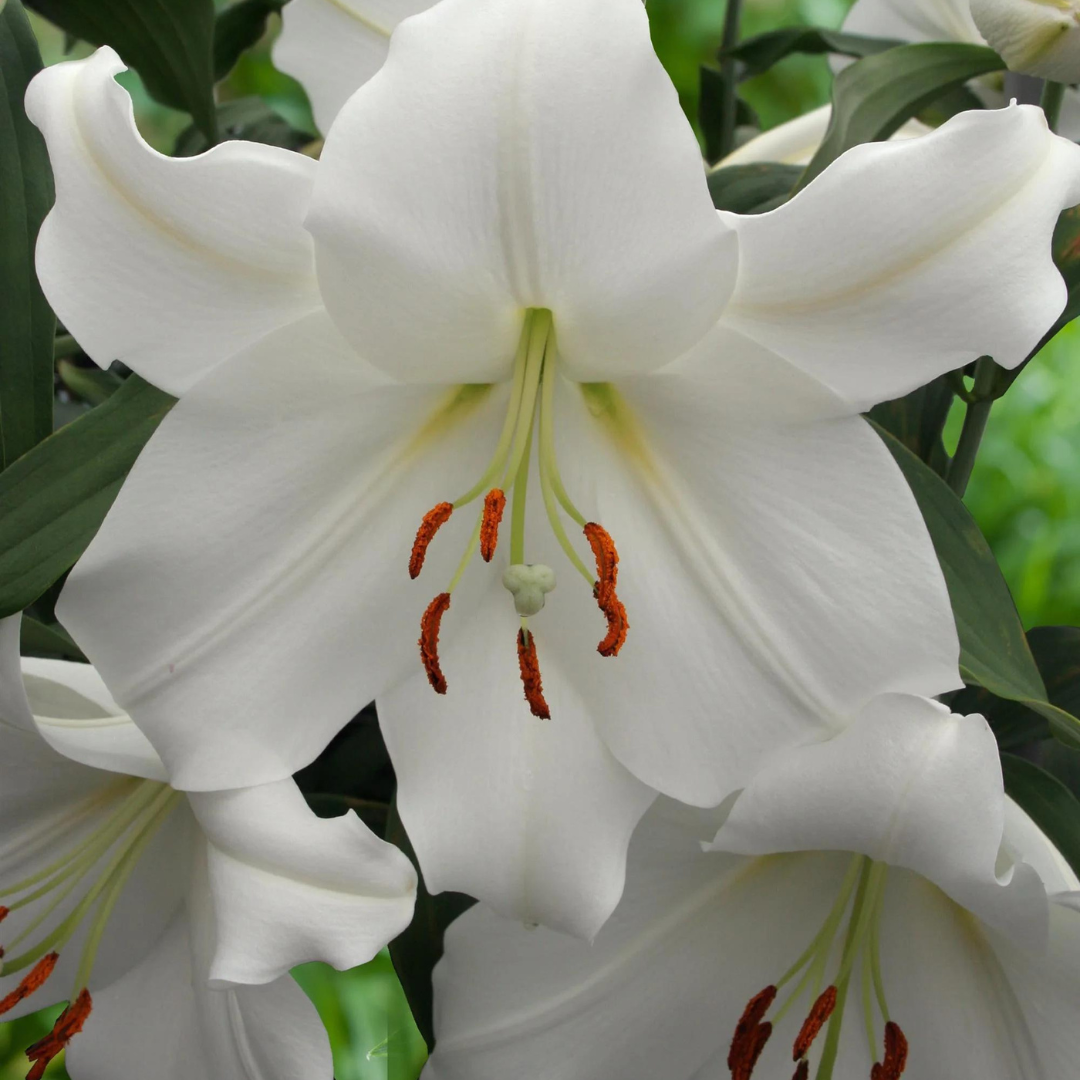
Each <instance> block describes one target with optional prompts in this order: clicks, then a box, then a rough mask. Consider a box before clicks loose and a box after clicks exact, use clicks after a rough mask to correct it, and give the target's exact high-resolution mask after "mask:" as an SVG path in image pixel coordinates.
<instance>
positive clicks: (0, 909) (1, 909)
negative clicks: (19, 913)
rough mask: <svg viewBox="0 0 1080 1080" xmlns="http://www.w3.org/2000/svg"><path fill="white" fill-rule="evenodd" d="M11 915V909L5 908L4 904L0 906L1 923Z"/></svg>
mask: <svg viewBox="0 0 1080 1080" xmlns="http://www.w3.org/2000/svg"><path fill="white" fill-rule="evenodd" d="M10 914H11V909H10V908H6V907H4V905H3V904H0V922H3V921H4V920H5V919H6V918H7V917H8V915H10Z"/></svg>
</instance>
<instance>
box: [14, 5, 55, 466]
mask: <svg viewBox="0 0 1080 1080" xmlns="http://www.w3.org/2000/svg"><path fill="white" fill-rule="evenodd" d="M40 70H41V56H40V55H39V53H38V47H37V42H36V41H35V40H34V34H33V31H32V30H31V29H30V23H29V21H28V20H27V18H26V12H25V11H23V8H22V5H21V4H20V3H19V0H8V3H7V4H5V5H4V6H3V8H2V9H0V237H2V243H0V468H2V467H4V466H6V465H10V464H11V463H12V462H13V461H14V460H15V459H16V458H18V457H19V456H20V455H22V454H25V453H26V452H27V450H29V449H30V448H31V447H32V446H34V445H35V444H36V443H38V442H40V441H41V440H42V439H44V438H45V437H46V436H47V435H48V434H49V433H50V432H51V431H52V404H53V335H54V333H55V329H56V319H55V318H54V316H53V313H52V310H51V309H50V308H49V305H48V303H46V301H45V297H44V295H43V294H42V292H41V287H40V286H39V285H38V280H37V275H36V274H35V272H34V245H35V243H36V242H37V234H38V229H39V228H40V227H41V222H42V221H43V220H44V218H45V215H46V214H47V213H48V211H49V208H50V207H51V206H52V203H53V181H52V170H51V169H50V168H49V155H48V152H47V150H46V149H45V140H44V139H43V138H42V137H41V132H39V131H38V129H37V128H36V127H34V125H33V124H31V123H30V121H29V120H28V119H27V117H26V113H25V112H24V111H23V98H24V97H25V95H26V86H27V83H29V82H30V80H31V79H32V78H33V77H34V75H35V74H36V73H37V72H38V71H40Z"/></svg>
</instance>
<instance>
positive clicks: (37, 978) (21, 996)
mask: <svg viewBox="0 0 1080 1080" xmlns="http://www.w3.org/2000/svg"><path fill="white" fill-rule="evenodd" d="M59 959H60V957H59V956H58V955H57V954H56V953H54V952H53V953H47V954H46V955H45V956H43V957H42V958H41V959H40V960H39V961H38V962H37V963H36V964H35V965H34V966H33V967H32V968H31V969H30V970H29V971H28V972H27V973H26V976H25V977H24V978H23V980H22V982H20V983H19V985H18V986H16V987H15V989H14V990H12V991H11V992H10V993H9V994H7V995H6V996H5V997H3V998H0V1016H2V1015H3V1014H4V1013H6V1012H10V1011H11V1010H12V1009H14V1008H15V1006H16V1005H18V1004H19V1003H20V1002H21V1001H25V1000H26V999H27V998H28V997H29V996H30V995H31V994H32V993H33V992H34V991H35V990H40V989H41V987H42V986H43V985H44V984H45V980H46V979H47V978H48V977H49V976H50V975H51V974H52V973H53V968H55V967H56V961H57V960H59Z"/></svg>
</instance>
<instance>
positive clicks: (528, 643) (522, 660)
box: [518, 627, 551, 720]
mask: <svg viewBox="0 0 1080 1080" xmlns="http://www.w3.org/2000/svg"><path fill="white" fill-rule="evenodd" d="M518 667H519V668H520V669H521V684H522V686H524V687H525V700H526V701H527V702H528V703H529V708H530V709H531V710H532V714H533V716H536V717H539V718H540V719H541V720H550V719H551V710H550V709H549V708H548V703H547V702H546V701H545V700H544V688H543V686H542V685H541V682H540V661H539V660H538V659H537V657H536V637H535V635H533V634H530V633H529V631H528V630H526V629H525V628H524V627H522V628H521V629H520V630H519V631H518Z"/></svg>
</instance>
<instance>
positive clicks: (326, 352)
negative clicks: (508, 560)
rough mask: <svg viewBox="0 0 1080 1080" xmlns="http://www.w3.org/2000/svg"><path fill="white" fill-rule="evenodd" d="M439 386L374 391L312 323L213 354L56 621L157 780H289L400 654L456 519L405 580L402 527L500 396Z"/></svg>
mask: <svg viewBox="0 0 1080 1080" xmlns="http://www.w3.org/2000/svg"><path fill="white" fill-rule="evenodd" d="M455 395H456V391H449V392H447V391H445V390H441V389H438V388H436V389H431V388H424V387H413V388H403V387H399V386H381V387H380V386H376V385H375V384H374V383H373V381H372V378H371V376H370V372H369V370H368V369H367V368H366V367H365V366H364V364H363V362H362V361H361V360H360V359H359V358H358V357H356V356H355V355H354V354H353V353H352V352H351V351H350V350H349V348H348V346H346V345H345V344H344V342H343V341H342V340H341V339H340V338H339V337H337V335H336V333H335V332H334V330H333V328H332V326H331V325H330V323H329V320H328V319H327V318H326V316H325V315H315V316H310V317H308V318H307V319H304V320H301V321H300V322H298V323H296V324H294V325H293V326H290V327H286V328H283V329H282V330H280V331H277V332H275V333H274V334H271V335H270V336H268V337H267V339H266V340H265V341H263V342H261V343H259V344H258V345H257V346H254V347H253V348H252V349H250V350H249V351H248V352H246V353H245V354H242V355H240V356H237V357H235V358H234V359H232V360H230V361H229V362H228V363H226V364H224V365H222V366H221V368H220V369H219V370H218V371H217V372H215V373H214V374H213V375H211V376H209V377H208V378H207V379H204V380H203V381H202V382H201V383H200V385H199V386H198V387H197V388H195V389H194V390H193V391H192V392H191V393H190V394H188V395H186V396H185V397H184V399H183V400H182V401H181V402H180V403H179V404H178V405H177V406H176V407H175V408H174V409H173V410H172V412H171V413H170V415H169V416H168V417H167V418H166V419H165V421H164V422H163V423H162V425H161V427H160V428H159V429H158V431H157V432H156V434H155V435H154V438H153V439H151V441H150V443H149V444H148V446H147V448H146V450H144V452H143V453H142V455H141V456H140V458H139V460H138V462H137V463H136V465H135V468H134V469H133V470H132V472H131V474H130V476H129V477H128V479H127V481H126V482H125V484H124V487H123V490H122V491H121V493H120V495H119V497H118V499H117V501H116V503H115V504H114V505H113V508H112V510H111V512H110V513H109V515H108V517H107V518H106V520H105V522H104V524H103V525H102V527H101V530H100V531H99V532H98V534H97V537H96V538H95V540H94V542H93V543H92V544H91V545H90V547H89V549H88V550H87V552H86V554H85V555H84V556H83V558H82V559H81V560H80V562H79V564H78V565H77V566H76V568H75V570H74V571H73V572H72V574H71V576H70V578H69V579H68V583H67V585H66V587H65V589H64V592H63V595H62V596H61V599H60V603H59V605H58V612H59V613H60V617H61V618H62V619H63V621H64V623H65V624H66V625H67V627H68V628H69V629H70V630H71V632H72V633H73V634H75V635H76V636H77V638H78V640H79V642H80V644H81V646H82V648H83V649H84V650H85V651H86V653H87V655H88V656H90V657H91V659H92V660H93V661H94V663H95V664H96V666H97V667H98V669H99V670H100V671H101V672H102V674H103V675H104V677H105V678H106V680H107V681H108V683H109V686H110V687H111V688H112V690H113V692H114V694H115V695H116V698H117V700H118V701H119V702H120V703H121V704H122V705H123V706H124V707H125V708H126V709H128V710H129V711H130V712H131V714H132V715H133V716H134V717H135V719H136V721H137V722H138V724H139V726H140V728H142V730H143V731H145V732H146V734H147V736H148V737H149V739H150V741H151V742H152V743H153V744H154V746H155V748H156V749H157V750H158V752H159V753H160V754H161V756H162V758H163V759H164V761H165V762H166V765H167V766H168V768H169V771H170V775H171V777H172V783H173V786H174V787H179V788H185V789H186V788H194V789H200V788H201V789H212V788H225V787H235V786H238V785H242V784H247V783H262V782H265V781H268V780H275V779H281V778H282V777H285V776H291V775H292V774H293V773H294V772H295V771H296V770H297V769H298V768H300V767H302V766H303V765H305V764H307V763H308V762H310V761H311V760H312V759H313V758H315V756H316V755H317V754H319V753H320V752H321V751H322V749H323V748H324V747H325V745H326V743H327V742H328V741H329V739H330V737H331V736H332V735H333V734H334V732H336V731H337V730H338V729H339V728H340V727H341V726H342V725H343V724H344V723H345V722H346V721H347V720H348V719H349V718H350V717H352V716H353V715H354V714H355V713H356V712H357V711H358V710H359V709H360V708H362V707H363V706H364V705H365V704H366V703H367V702H369V701H371V700H372V698H374V697H375V695H376V694H377V693H378V692H379V691H381V690H382V689H384V687H386V686H387V685H388V684H389V683H390V682H392V681H394V680H396V679H398V678H401V677H402V676H403V674H404V673H405V672H406V671H407V670H410V669H409V667H408V665H412V664H415V663H417V660H416V634H417V627H418V625H419V620H420V615H421V613H422V612H423V610H424V607H425V606H426V604H427V602H428V600H429V599H430V597H431V596H432V595H434V594H435V593H436V592H440V591H441V590H442V589H444V588H445V587H446V582H447V580H448V579H449V577H450V574H451V573H452V570H453V567H454V566H455V565H456V563H457V561H458V559H459V558H460V557H461V553H462V551H463V550H464V546H465V542H466V539H467V536H468V533H469V530H470V529H471V527H472V520H473V519H472V515H471V514H469V513H465V514H461V515H458V518H457V519H455V520H452V521H450V522H449V523H448V524H447V525H446V526H445V527H444V529H443V530H442V532H440V534H439V537H438V539H437V541H436V542H435V544H433V545H432V549H431V552H430V554H429V559H428V566H427V568H426V569H425V571H424V576H423V577H422V579H421V580H420V581H417V582H413V583H410V581H409V576H408V569H407V568H408V561H409V550H410V547H411V545H412V541H413V537H414V535H415V533H416V528H417V525H418V524H419V523H420V520H421V518H422V516H423V514H424V513H425V511H427V510H428V509H430V508H431V507H432V506H433V505H435V504H436V503H437V502H439V501H441V500H443V499H453V498H455V497H456V496H457V495H459V494H461V492H462V491H463V490H465V489H466V488H468V487H469V486H470V485H471V484H472V483H473V482H474V480H475V479H476V478H477V477H479V475H480V474H481V472H482V471H483V468H484V465H485V464H486V459H487V457H488V456H489V455H490V453H491V451H492V449H493V448H494V445H495V442H496V439H497V433H498V428H499V425H500V424H501V421H502V414H503V412H504V410H505V403H506V396H507V392H506V389H505V388H498V387H496V388H494V389H492V390H491V391H480V390H476V391H473V392H471V391H468V390H466V391H463V392H462V394H461V395H459V396H455ZM451 400H453V401H456V402H457V404H456V405H451V404H450V402H451ZM468 604H469V596H468V588H466V589H465V590H464V591H463V594H462V596H461V597H460V608H464V609H467V607H468ZM163 613H167V616H166V615H165V614H163Z"/></svg>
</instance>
